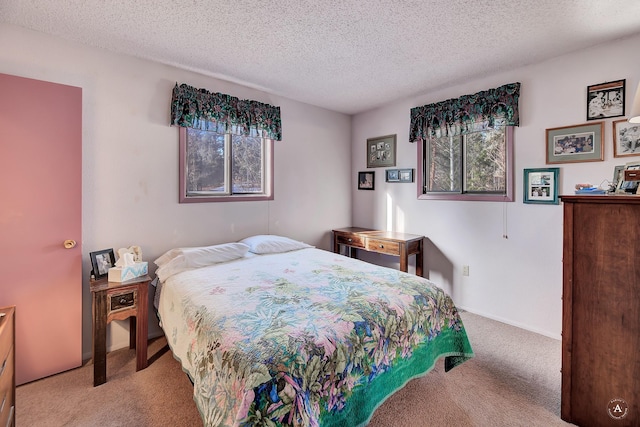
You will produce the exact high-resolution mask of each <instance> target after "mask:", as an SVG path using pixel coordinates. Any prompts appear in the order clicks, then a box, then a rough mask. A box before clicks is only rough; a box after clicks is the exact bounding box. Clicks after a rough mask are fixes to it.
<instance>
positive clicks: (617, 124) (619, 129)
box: [613, 119, 640, 157]
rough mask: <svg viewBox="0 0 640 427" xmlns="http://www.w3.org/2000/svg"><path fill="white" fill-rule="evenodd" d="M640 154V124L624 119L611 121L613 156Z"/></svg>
mask: <svg viewBox="0 0 640 427" xmlns="http://www.w3.org/2000/svg"><path fill="white" fill-rule="evenodd" d="M626 156H640V125H639V124H638V123H629V122H628V121H627V120H626V119H622V120H616V121H614V122H613V157H626Z"/></svg>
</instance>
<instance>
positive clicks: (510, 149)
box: [416, 126, 515, 202]
mask: <svg viewBox="0 0 640 427" xmlns="http://www.w3.org/2000/svg"><path fill="white" fill-rule="evenodd" d="M513 139H514V126H505V151H506V152H505V161H506V165H505V166H506V168H505V175H506V176H505V193H504V194H496V193H478V192H473V193H444V192H443V193H435V192H434V193H427V192H426V191H425V188H424V186H425V184H426V182H425V174H426V173H427V160H428V159H425V157H424V154H425V153H424V146H425V143H426V142H425V141H418V142H416V144H417V145H418V149H417V152H418V154H417V157H418V163H417V164H418V165H419V166H420V169H419V170H420V173H418V174H417V177H416V183H417V190H418V200H462V201H465V200H466V201H483V202H513V201H514V199H515V189H514V169H515V165H514V144H513ZM463 151H464V150H463Z"/></svg>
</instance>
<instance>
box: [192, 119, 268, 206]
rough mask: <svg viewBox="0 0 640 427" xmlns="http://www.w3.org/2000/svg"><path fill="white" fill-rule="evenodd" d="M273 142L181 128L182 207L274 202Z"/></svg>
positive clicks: (214, 131) (254, 137)
mask: <svg viewBox="0 0 640 427" xmlns="http://www.w3.org/2000/svg"><path fill="white" fill-rule="evenodd" d="M272 171H273V145H272V143H271V141H270V140H269V139H264V138H261V137H259V136H245V135H237V134H231V133H229V132H222V131H220V130H200V129H194V128H189V127H183V128H180V203H189V202H223V201H247V200H273V173H272Z"/></svg>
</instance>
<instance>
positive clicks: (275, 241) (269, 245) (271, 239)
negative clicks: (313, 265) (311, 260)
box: [240, 234, 313, 255]
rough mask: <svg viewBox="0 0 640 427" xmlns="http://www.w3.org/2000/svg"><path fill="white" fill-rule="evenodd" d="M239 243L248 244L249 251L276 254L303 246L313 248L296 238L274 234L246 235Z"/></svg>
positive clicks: (302, 247)
mask: <svg viewBox="0 0 640 427" xmlns="http://www.w3.org/2000/svg"><path fill="white" fill-rule="evenodd" d="M240 243H244V244H245V245H249V251H250V252H253V253H254V254H259V255H263V254H277V253H280V252H289V251H295V250H298V249H304V248H313V246H311V245H307V244H306V243H304V242H299V241H297V240H292V239H289V238H288V237H283V236H274V235H271V234H269V235H266V234H262V235H257V236H251V237H247V238H246V239H242V240H240Z"/></svg>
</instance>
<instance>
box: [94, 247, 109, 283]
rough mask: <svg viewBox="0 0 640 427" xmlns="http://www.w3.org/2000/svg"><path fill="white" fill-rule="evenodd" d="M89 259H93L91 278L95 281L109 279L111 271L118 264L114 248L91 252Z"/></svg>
mask: <svg viewBox="0 0 640 427" xmlns="http://www.w3.org/2000/svg"><path fill="white" fill-rule="evenodd" d="M89 258H91V276H92V278H93V279H95V280H98V279H102V278H104V277H107V275H108V274H109V269H110V268H111V267H113V266H114V265H115V263H116V257H115V254H114V253H113V248H110V249H103V250H101V251H95V252H89Z"/></svg>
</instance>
